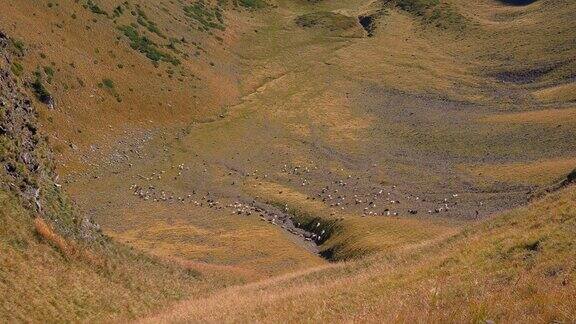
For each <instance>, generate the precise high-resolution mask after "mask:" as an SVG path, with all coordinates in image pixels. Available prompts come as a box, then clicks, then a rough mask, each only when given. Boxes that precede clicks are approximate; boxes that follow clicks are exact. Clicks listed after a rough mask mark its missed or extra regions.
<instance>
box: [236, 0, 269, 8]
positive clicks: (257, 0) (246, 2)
mask: <svg viewBox="0 0 576 324" xmlns="http://www.w3.org/2000/svg"><path fill="white" fill-rule="evenodd" d="M238 3H239V4H240V5H241V6H242V7H245V8H249V9H260V8H264V7H266V2H264V1H263V0H238Z"/></svg>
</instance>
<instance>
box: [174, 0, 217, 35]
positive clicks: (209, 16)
mask: <svg viewBox="0 0 576 324" xmlns="http://www.w3.org/2000/svg"><path fill="white" fill-rule="evenodd" d="M184 13H185V14H186V16H188V17H190V18H192V19H194V20H196V21H197V22H198V23H200V25H201V26H202V28H203V29H204V30H206V31H209V30H210V29H218V30H224V29H225V26H224V17H223V16H222V12H221V9H220V7H210V6H208V5H207V4H205V3H204V2H202V1H198V2H196V3H194V4H192V5H190V6H186V7H184Z"/></svg>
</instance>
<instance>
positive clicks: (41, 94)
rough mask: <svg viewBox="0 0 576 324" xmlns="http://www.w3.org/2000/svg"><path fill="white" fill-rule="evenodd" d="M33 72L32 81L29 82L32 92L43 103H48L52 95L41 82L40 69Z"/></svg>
mask: <svg viewBox="0 0 576 324" xmlns="http://www.w3.org/2000/svg"><path fill="white" fill-rule="evenodd" d="M34 74H35V76H36V77H35V79H34V82H32V84H31V87H32V91H33V92H34V94H35V95H36V97H37V98H38V100H40V101H41V102H43V103H45V104H49V103H50V102H51V101H52V95H51V94H50V92H49V91H48V89H46V87H45V86H44V83H43V82H42V74H41V73H40V71H36V72H35V73H34Z"/></svg>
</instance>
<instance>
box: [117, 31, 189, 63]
mask: <svg viewBox="0 0 576 324" xmlns="http://www.w3.org/2000/svg"><path fill="white" fill-rule="evenodd" d="M118 29H119V30H121V31H122V32H123V33H124V36H126V37H128V39H129V40H130V47H132V49H134V50H137V51H139V52H140V53H143V54H144V55H146V57H147V58H149V59H150V60H152V61H154V62H158V61H165V62H170V63H172V64H173V65H178V64H180V61H178V59H176V58H175V57H172V56H171V55H169V54H167V53H164V52H162V51H161V50H159V49H158V45H156V44H155V43H154V42H152V41H151V40H150V39H148V38H147V37H146V36H140V34H139V33H138V30H136V28H134V27H133V26H126V25H125V26H120V27H118Z"/></svg>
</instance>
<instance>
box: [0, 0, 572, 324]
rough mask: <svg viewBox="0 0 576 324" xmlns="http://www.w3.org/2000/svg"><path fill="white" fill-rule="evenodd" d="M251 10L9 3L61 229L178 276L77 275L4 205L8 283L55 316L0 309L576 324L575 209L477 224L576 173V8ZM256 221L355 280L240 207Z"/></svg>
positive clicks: (136, 269)
mask: <svg viewBox="0 0 576 324" xmlns="http://www.w3.org/2000/svg"><path fill="white" fill-rule="evenodd" d="M243 4H244V5H246V4H253V6H252V8H244V7H243ZM260 4H261V3H260V2H253V1H240V2H236V1H233V2H229V3H228V2H226V1H214V2H211V1H204V2H196V1H148V0H139V1H136V0H134V1H128V2H127V3H125V2H124V1H114V0H101V1H97V0H92V1H83V0H80V1H77V2H72V1H58V0H54V1H47V0H46V1H32V0H23V1H17V2H14V1H2V0H0V6H1V7H2V8H3V10H2V11H0V29H4V30H6V31H8V32H10V34H11V35H12V36H13V37H14V38H15V40H17V41H18V43H17V44H18V46H16V47H17V48H19V49H20V51H21V52H22V54H23V55H22V56H18V58H17V59H15V61H14V63H15V64H13V65H12V66H11V67H10V69H11V70H12V72H13V73H15V74H20V77H22V78H23V79H24V80H26V81H28V83H29V84H32V83H33V82H34V81H36V78H37V76H38V75H39V76H40V79H41V81H42V82H43V84H44V86H45V87H46V89H47V90H48V91H49V92H50V93H51V94H52V95H53V96H54V99H55V103H56V105H55V108H54V109H49V108H48V107H47V106H45V105H38V106H37V107H38V112H39V120H40V122H39V123H40V124H41V127H40V129H42V130H44V131H46V133H47V134H49V135H50V136H51V139H50V141H51V145H52V146H51V147H52V148H53V149H54V151H55V155H56V159H57V162H58V168H59V169H60V171H61V172H62V180H61V181H58V184H62V185H63V188H64V190H65V191H66V192H67V193H69V194H70V195H71V197H72V198H73V200H74V202H75V203H77V211H78V214H73V213H68V214H66V215H68V216H67V217H70V218H72V217H73V216H74V215H81V216H83V217H84V216H88V217H89V218H94V219H95V220H97V221H98V222H99V223H101V224H102V228H103V230H104V232H105V233H107V234H109V235H111V236H112V237H114V238H115V239H117V240H119V241H121V242H124V243H126V244H128V245H130V246H132V247H134V248H136V249H138V250H143V251H145V252H147V253H150V254H154V255H156V256H158V257H159V258H161V259H168V260H170V261H171V262H173V263H174V264H175V266H174V267H173V266H166V265H165V264H164V263H163V262H159V261H157V259H150V257H144V256H141V255H140V254H138V253H128V252H122V251H125V250H122V248H118V249H119V250H117V249H116V248H111V247H110V245H105V246H104V250H106V249H109V250H111V251H104V252H102V251H100V250H98V249H95V250H94V251H92V249H87V250H88V251H92V252H82V251H85V250H86V249H84V247H82V246H81V245H78V244H77V243H72V242H74V241H71V240H69V238H68V237H64V236H61V235H60V232H59V228H58V226H57V224H56V223H50V222H48V223H46V224H49V225H47V226H44V225H43V223H37V225H36V229H35V230H33V229H32V228H33V227H32V226H33V225H32V224H33V222H32V218H30V217H29V218H25V217H24V216H23V214H26V213H31V212H30V210H25V211H24V210H22V211H21V213H23V214H21V213H20V212H19V210H21V209H19V208H20V207H19V206H18V205H19V204H15V205H14V204H13V201H14V198H13V196H12V195H13V193H12V194H7V198H6V200H5V201H6V205H5V206H7V207H6V209H5V210H7V211H8V212H4V211H3V212H4V215H5V216H3V217H4V218H5V219H6V220H7V222H9V223H10V224H13V225H10V226H9V227H7V228H15V229H17V230H16V232H17V233H20V234H10V235H13V236H14V237H23V238H24V239H23V240H24V241H25V242H28V243H26V244H28V245H29V246H30V247H31V248H29V249H19V248H16V247H15V245H14V244H12V243H6V244H8V245H6V247H5V250H6V251H7V252H6V253H5V255H10V256H11V257H10V258H7V259H2V262H5V263H6V264H9V262H10V259H13V260H16V262H15V264H10V267H7V268H6V269H13V270H14V271H12V270H10V271H5V274H4V275H5V278H6V279H5V280H4V281H0V283H3V284H6V283H10V282H15V283H18V287H19V288H18V289H19V290H17V291H18V293H19V295H18V296H23V298H31V297H29V296H41V297H38V298H36V299H34V300H35V301H36V302H37V303H38V304H37V307H36V308H30V307H29V306H27V305H26V304H24V303H22V299H13V298H2V301H3V303H5V304H6V305H7V306H6V307H5V309H10V311H9V312H6V314H7V315H6V317H7V319H21V320H40V319H42V318H49V319H55V320H60V319H62V320H67V319H69V320H98V319H100V320H107V319H111V318H114V317H116V316H118V317H119V318H124V317H134V316H138V315H141V314H142V313H150V312H152V313H154V312H155V311H156V310H157V309H158V307H160V306H161V305H163V304H165V303H167V302H169V301H173V300H176V299H181V298H183V297H185V296H187V297H188V298H190V299H191V300H190V301H187V302H184V303H183V304H182V306H177V307H176V308H175V309H174V310H173V311H172V310H169V311H168V312H167V313H166V312H162V313H161V315H159V316H158V317H155V318H153V320H158V319H159V320H166V321H201V320H206V321H215V322H216V321H234V320H235V321H250V320H261V321H270V322H271V321H278V320H291V321H319V320H329V319H332V320H358V321H374V322H375V321H378V320H382V319H384V320H389V321H415V320H416V321H446V320H454V321H477V320H487V319H492V320H518V321H519V320H521V319H530V320H534V321H541V322H544V321H553V320H559V321H562V320H564V321H570V320H574V314H573V309H574V298H573V296H574V289H573V287H574V286H573V283H572V281H573V278H574V264H573V263H571V262H572V261H570V260H571V259H573V254H574V250H575V249H574V246H573V241H572V240H573V239H572V237H573V235H571V234H572V233H573V230H574V224H573V219H574V217H573V216H574V203H573V202H574V189H573V188H568V189H565V190H564V191H562V192H561V193H556V194H553V195H551V196H550V197H547V198H545V199H543V200H541V201H539V202H535V203H533V204H531V205H529V206H528V207H525V208H521V209H516V210H514V211H511V212H506V213H504V214H502V215H500V216H496V217H495V218H494V219H493V220H487V221H485V222H484V223H482V224H479V225H478V224H475V223H472V222H470V220H471V219H472V218H477V217H487V216H488V217H489V216H490V215H493V214H495V213H502V211H503V210H505V209H509V208H511V207H514V206H518V205H520V204H524V203H526V201H527V198H528V197H529V194H528V193H529V192H534V191H537V190H539V189H542V188H546V187H547V186H548V185H550V184H551V183H554V182H556V181H557V180H559V179H560V178H563V177H564V176H565V174H566V173H567V172H569V171H570V170H571V169H573V166H574V165H573V162H574V158H575V157H576V147H575V146H574V145H573V143H572V142H573V140H572V139H573V138H574V137H575V136H576V124H575V122H576V120H575V119H574V118H573V117H574V116H573V115H574V114H573V108H574V102H573V101H574V98H573V96H572V90H573V84H574V75H575V73H576V67H575V65H574V60H573V57H574V56H575V54H576V47H575V46H574V44H575V43H574V37H575V35H574V32H573V31H574V30H575V28H576V25H575V24H576V21H575V20H574V19H572V16H573V15H572V12H574V11H575V10H576V7H575V5H576V3H575V2H574V1H570V0H563V1H551V0H540V1H536V2H534V3H533V4H531V5H527V6H509V5H505V4H502V3H501V2H498V1H492V0H482V1H475V2H470V1H461V0H445V1H444V0H443V1H416V0H414V1H412V0H398V1H389V2H384V3H383V2H373V1H363V0H347V1H343V0H338V1H270V3H269V4H270V5H269V6H260ZM118 8H120V9H118ZM218 15H222V16H221V17H220V18H218ZM360 15H361V16H366V15H370V16H371V17H376V18H375V19H376V21H375V25H374V26H373V29H372V30H371V37H367V36H368V35H367V33H365V31H364V30H363V29H362V28H361V26H360V24H359V23H357V19H356V18H357V17H358V16H360ZM222 21H223V22H222ZM144 36H145V37H146V38H143V37H144ZM31 94H32V93H31ZM571 165H572V166H571ZM20 180H22V181H24V180H23V178H20ZM53 180H54V179H51V180H50V181H49V182H47V185H48V187H50V188H51V189H53V190H55V189H54V188H57V186H55V185H54V183H53ZM344 183H346V184H345V185H344ZM135 187H136V188H141V189H142V190H141V191H140V190H135V189H134V188H135ZM327 187H330V189H329V191H327V190H328V189H324V188H327ZM326 191H327V192H326ZM379 191H381V193H382V196H378V195H379V193H378V192H379ZM388 192H389V193H390V194H389V195H390V197H389V198H385V197H387V193H388ZM328 194H330V195H331V196H333V197H328ZM59 197H60V198H62V201H64V200H65V199H64V198H63V196H59ZM167 197H168V198H167ZM342 197H344V198H345V199H343V198H342ZM355 197H359V199H360V200H362V202H361V203H358V204H355V203H354V199H355ZM374 197H380V198H378V199H379V200H378V201H376V204H375V205H374V204H370V205H368V203H369V202H370V201H372V199H376V198H374ZM383 197H384V198H383ZM417 197H418V199H416V198H417ZM390 200H398V201H399V203H396V202H394V203H392V202H391V201H390ZM424 200H425V201H424ZM336 201H338V204H337V203H336ZM255 202H259V203H270V205H273V206H276V207H279V209H284V208H286V212H288V213H289V214H292V216H294V219H295V220H299V221H301V222H302V223H307V224H306V226H307V227H308V228H309V229H312V230H314V231H316V232H317V234H320V235H323V239H322V240H321V241H320V243H321V244H320V249H321V251H322V252H323V254H324V255H325V256H327V257H330V258H332V259H334V260H350V261H347V262H342V263H337V264H327V262H326V261H325V260H322V259H321V258H320V257H319V256H317V255H314V254H311V253H308V251H307V250H306V249H305V248H304V247H305V244H306V242H303V239H302V238H300V237H297V236H295V235H292V234H290V233H288V232H286V231H283V230H282V228H281V227H280V226H274V225H272V224H271V223H268V222H265V221H261V220H260V218H259V217H258V213H256V212H252V213H251V214H250V215H248V214H246V213H242V212H240V214H238V211H237V210H236V209H237V208H236V207H230V206H234V205H235V204H236V205H237V204H238V203H241V204H242V205H243V206H247V205H250V204H253V203H255ZM32 203H33V201H32ZM447 204H450V210H449V211H448V210H447V209H442V210H443V211H442V213H434V212H433V210H434V209H435V208H439V207H443V206H445V205H447ZM386 209H388V211H392V212H398V213H399V215H398V217H388V216H382V214H384V215H386V213H385V212H386ZM390 209H391V210H390ZM414 209H416V210H417V211H418V214H417V216H415V215H414V214H411V213H410V212H409V210H414ZM367 210H369V211H375V212H377V215H378V216H375V215H374V214H369V215H367V212H366V211H367ZM428 211H430V212H431V214H428ZM30 215H32V216H35V215H34V214H33V213H32V214H30ZM54 216H55V219H58V217H59V214H54ZM12 219H16V221H11V220H12ZM82 219H83V218H81V217H77V221H78V222H81V220H82ZM315 223H316V224H317V223H321V224H320V225H315ZM18 226H21V227H18ZM310 227H313V228H310ZM463 227H464V228H465V229H464V230H462V228H463ZM53 229H54V230H53ZM323 230H324V231H325V232H324V233H322V231H323ZM326 231H328V233H329V234H330V235H328V236H326V235H325V234H326ZM35 233H44V234H43V235H40V236H39V235H38V234H35ZM7 237H10V236H7ZM8 241H10V240H8ZM10 244H12V245H10ZM26 244H25V245H26ZM16 245H18V244H16ZM119 251H120V252H119ZM92 255H96V257H95V258H92ZM43 257H46V259H43ZM100 257H101V258H102V259H103V260H104V261H102V262H103V263H102V264H103V265H100V266H94V265H93V264H92V262H93V260H101V259H100ZM35 260H39V261H38V262H32V261H35ZM351 260H354V261H351ZM566 260H567V261H566ZM50 262H53V263H50ZM29 264H33V265H34V266H31V267H30V266H28V265H29ZM37 264H38V266H36V265H37ZM189 269H193V270H195V271H199V272H200V273H201V277H200V278H197V276H195V274H196V272H195V271H190V270H189ZM20 273H24V274H27V273H29V274H30V275H29V277H30V278H34V279H32V280H30V281H24V280H23V279H22V278H21V275H20ZM68 274H70V276H68ZM43 277H44V278H47V281H48V282H49V283H50V284H47V283H45V282H43V281H40V280H39V279H38V278H43ZM62 278H66V279H68V280H64V279H62ZM72 279H74V280H72ZM76 280H78V281H76ZM61 281H62V283H60V282H61ZM254 281H257V282H254ZM53 282H58V283H59V285H56V284H53ZM30 283H31V284H30ZM244 284H247V285H244ZM72 285H73V287H74V289H76V290H74V293H73V294H71V296H70V297H67V296H66V295H65V293H64V292H63V291H64V290H62V289H68V288H70V287H71V286H72ZM228 285H236V287H233V288H229V289H226V290H220V291H218V292H214V290H217V289H219V288H222V287H223V286H228ZM30 286H34V287H39V288H38V289H37V290H32V291H33V293H31V294H30V295H26V294H27V292H28V290H27V288H29V287H30ZM8 287H12V286H8V285H6V286H5V289H4V290H3V292H4V293H5V294H7V293H8V291H9V288H8ZM39 291H46V294H45V295H43V294H41V293H40V292H39ZM55 296H59V297H61V298H58V300H56V299H55V298H56V297H55ZM86 296H88V297H86ZM104 302H107V303H108V304H109V306H105V305H104ZM60 304H62V305H64V306H63V307H65V309H64V310H62V309H57V306H53V305H60ZM415 307H419V308H420V309H422V311H414V309H415ZM12 314H14V315H12ZM58 316H60V317H58Z"/></svg>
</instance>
